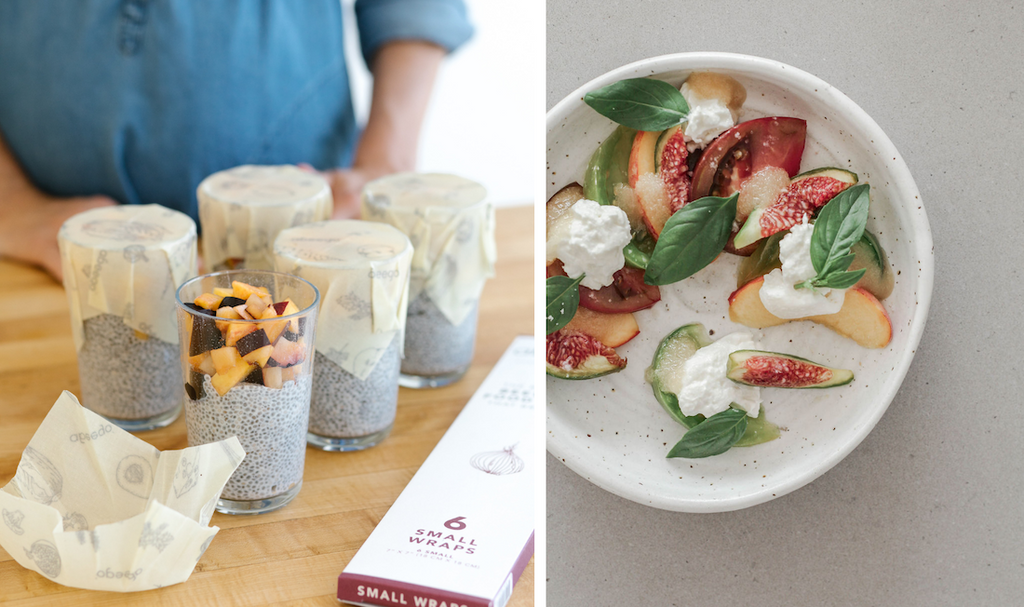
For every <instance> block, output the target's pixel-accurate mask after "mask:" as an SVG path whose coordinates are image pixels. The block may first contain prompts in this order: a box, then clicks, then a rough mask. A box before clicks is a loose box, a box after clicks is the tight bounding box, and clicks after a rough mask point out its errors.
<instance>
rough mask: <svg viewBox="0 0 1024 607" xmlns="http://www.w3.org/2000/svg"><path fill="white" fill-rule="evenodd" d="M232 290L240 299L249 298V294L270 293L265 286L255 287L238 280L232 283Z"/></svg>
mask: <svg viewBox="0 0 1024 607" xmlns="http://www.w3.org/2000/svg"><path fill="white" fill-rule="evenodd" d="M231 290H232V292H233V293H234V295H235V297H237V298H239V299H249V296H250V295H252V294H253V293H269V291H268V290H267V289H266V288H265V287H254V286H252V285H250V284H246V283H244V282H239V281H237V280H235V281H233V282H232V283H231Z"/></svg>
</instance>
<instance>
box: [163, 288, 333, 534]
mask: <svg viewBox="0 0 1024 607" xmlns="http://www.w3.org/2000/svg"><path fill="white" fill-rule="evenodd" d="M229 297H230V298H234V299H228V298H229ZM176 301H177V305H178V330H179V334H180V343H181V369H182V373H183V376H184V380H185V422H186V424H187V428H188V443H189V446H195V445H204V444H206V443H211V442H214V441H218V440H222V439H225V438H228V437H230V436H237V437H238V440H239V441H240V442H241V444H242V447H243V448H244V449H245V459H244V460H242V463H241V465H240V466H239V467H238V469H237V470H236V471H235V473H234V474H233V475H232V476H231V478H230V479H229V480H228V482H227V485H225V487H224V491H223V492H222V493H221V498H220V500H219V501H218V502H217V510H218V511H220V512H224V513H227V514H259V513H263V512H269V511H271V510H276V509H278V508H280V507H282V506H284V505H285V504H287V503H288V502H290V501H291V500H292V499H293V498H294V497H295V496H296V495H297V494H298V492H299V490H300V489H301V488H302V471H303V466H304V464H305V456H306V428H307V426H308V425H309V401H310V393H311V389H312V385H313V344H314V342H315V340H316V335H315V331H316V320H317V308H318V305H319V302H320V293H319V292H318V291H317V289H316V287H314V286H313V285H312V284H310V283H309V282H307V281H305V280H303V279H301V278H298V277H296V276H289V275H287V274H280V273H277V272H270V271H262V270H229V271H226V272H216V273H214V274H207V275H205V276H199V277H197V278H194V279H192V280H189V281H188V282H186V283H184V284H183V285H181V287H180V288H179V289H178V293H177V300H176ZM243 312H245V314H243ZM246 315H247V316H249V317H250V318H245V316H246Z"/></svg>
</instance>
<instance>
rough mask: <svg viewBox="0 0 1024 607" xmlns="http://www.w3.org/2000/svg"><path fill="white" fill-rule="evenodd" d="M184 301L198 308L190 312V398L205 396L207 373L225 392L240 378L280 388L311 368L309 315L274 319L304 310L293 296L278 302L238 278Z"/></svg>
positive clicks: (216, 385) (187, 389)
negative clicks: (307, 335) (307, 334)
mask: <svg viewBox="0 0 1024 607" xmlns="http://www.w3.org/2000/svg"><path fill="white" fill-rule="evenodd" d="M184 305H185V306H186V307H187V308H189V309H190V310H192V311H193V312H195V314H191V315H189V316H190V322H191V323H192V325H191V333H190V341H189V358H188V364H189V368H188V371H189V374H190V378H189V381H188V382H187V383H186V384H185V391H186V393H187V394H188V396H189V398H192V399H194V400H198V399H201V398H203V396H204V394H203V377H204V376H206V375H209V376H211V381H212V382H213V385H214V387H215V388H216V390H217V392H218V394H220V395H222V396H223V395H224V394H226V393H227V391H228V390H230V389H231V388H232V387H234V386H235V385H237V384H238V383H250V384H256V385H261V386H267V387H270V388H280V387H281V386H282V385H283V384H284V383H286V382H288V381H292V380H294V379H295V378H296V377H298V376H300V375H307V374H308V373H309V366H308V365H305V364H304V361H305V358H306V350H307V348H308V346H307V342H306V339H305V337H303V336H304V330H305V326H306V325H305V320H306V319H305V318H292V319H288V320H273V319H277V318H278V317H279V316H281V315H293V314H297V313H299V312H300V311H301V310H300V309H299V307H298V306H297V305H296V304H295V302H293V301H292V300H291V299H285V300H284V301H280V302H276V303H275V302H274V300H273V298H272V297H271V296H270V294H269V292H268V290H267V289H265V288H263V287H256V286H253V285H249V284H246V283H243V282H237V281H236V282H234V283H232V288H231V289H227V288H224V287H217V288H216V289H215V293H204V294H203V295H201V296H199V297H197V298H196V299H195V301H194V302H192V303H186V304H184ZM209 317H213V318H209ZM254 320H255V321H259V322H252V321H254Z"/></svg>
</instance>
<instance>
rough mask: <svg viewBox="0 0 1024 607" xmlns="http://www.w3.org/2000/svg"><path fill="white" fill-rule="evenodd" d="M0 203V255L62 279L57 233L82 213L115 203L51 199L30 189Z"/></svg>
mask: <svg viewBox="0 0 1024 607" xmlns="http://www.w3.org/2000/svg"><path fill="white" fill-rule="evenodd" d="M19 190H20V191H18V192H16V193H12V194H13V195H9V196H7V197H5V198H4V200H3V201H2V202H0V208H2V209H3V210H2V212H0V256H3V257H9V258H12V259H16V260H18V261H22V262H25V263H29V264H32V265H35V266H39V267H41V268H43V269H44V270H46V271H47V272H48V273H50V275H52V276H53V277H54V278H56V279H57V280H62V279H63V274H62V273H61V267H60V249H59V248H58V247H57V232H58V231H60V227H61V226H62V225H63V224H64V222H65V221H66V220H67V219H68V218H70V217H71V216H73V215H77V214H78V213H81V212H83V211H88V210H90V209H95V208H97V207H104V206H110V205H115V204H117V203H116V202H115V201H114V200H113V199H111V198H108V197H106V196H82V197H75V198H54V197H52V196H47V195H45V194H43V193H42V192H39V191H38V190H35V189H34V188H19Z"/></svg>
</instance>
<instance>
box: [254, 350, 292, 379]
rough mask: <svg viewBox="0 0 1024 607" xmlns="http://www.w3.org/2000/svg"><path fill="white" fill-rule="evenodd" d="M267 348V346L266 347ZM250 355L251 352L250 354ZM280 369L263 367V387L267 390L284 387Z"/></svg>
mask: <svg viewBox="0 0 1024 607" xmlns="http://www.w3.org/2000/svg"><path fill="white" fill-rule="evenodd" d="M268 347H269V346H268ZM250 354H252V352H250ZM282 375H283V373H282V369H281V367H263V385H264V386H266V387H268V388H274V389H278V390H279V389H280V388H281V386H282V385H284V380H283V378H282Z"/></svg>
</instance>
